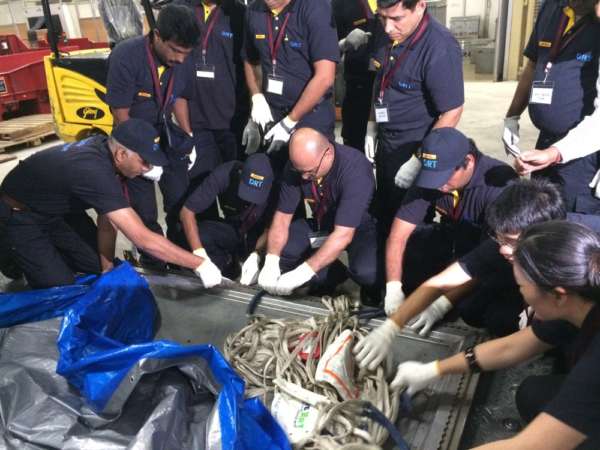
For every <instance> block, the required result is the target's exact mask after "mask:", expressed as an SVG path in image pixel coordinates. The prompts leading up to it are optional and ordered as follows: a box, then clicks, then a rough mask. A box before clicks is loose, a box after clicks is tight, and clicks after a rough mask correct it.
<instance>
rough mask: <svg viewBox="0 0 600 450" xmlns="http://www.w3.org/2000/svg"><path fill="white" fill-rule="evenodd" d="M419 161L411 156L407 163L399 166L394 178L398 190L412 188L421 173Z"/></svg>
mask: <svg viewBox="0 0 600 450" xmlns="http://www.w3.org/2000/svg"><path fill="white" fill-rule="evenodd" d="M421 167H422V165H421V160H420V159H419V158H417V157H416V156H415V155H412V156H411V157H410V159H409V160H408V161H406V162H405V163H404V164H402V165H401V166H400V168H399V169H398V172H396V176H395V177H394V183H395V184H396V186H398V187H399V188H400V189H408V188H409V187H411V186H412V184H413V183H414V182H415V179H416V178H417V175H419V172H420V171H421Z"/></svg>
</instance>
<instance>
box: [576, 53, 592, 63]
mask: <svg viewBox="0 0 600 450" xmlns="http://www.w3.org/2000/svg"><path fill="white" fill-rule="evenodd" d="M591 60H592V52H587V53H577V61H580V62H590V61H591Z"/></svg>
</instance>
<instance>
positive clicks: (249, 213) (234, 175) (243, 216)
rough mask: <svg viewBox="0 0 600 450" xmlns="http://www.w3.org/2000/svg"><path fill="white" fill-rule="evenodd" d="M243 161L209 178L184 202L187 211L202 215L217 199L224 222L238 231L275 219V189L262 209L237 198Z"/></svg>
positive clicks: (222, 165) (220, 168)
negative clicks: (240, 228)
mask: <svg viewBox="0 0 600 450" xmlns="http://www.w3.org/2000/svg"><path fill="white" fill-rule="evenodd" d="M243 165H244V164H243V163H242V162H241V161H229V162H226V163H223V164H221V165H220V166H218V167H217V168H216V169H215V170H213V171H212V172H211V174H210V175H209V176H208V177H206V179H205V180H204V181H203V182H202V184H201V185H200V186H199V187H197V188H196V189H195V190H194V191H193V192H192V193H191V194H190V196H189V197H188V198H187V200H186V201H185V207H186V208H188V209H189V210H191V211H193V212H195V213H197V214H199V213H202V212H204V211H206V210H207V209H209V208H210V207H211V206H212V205H213V204H214V202H215V201H216V200H217V199H218V201H219V205H220V206H221V210H222V211H223V215H224V216H225V221H226V222H228V223H231V224H233V225H234V226H236V227H238V226H240V224H241V223H242V222H244V221H246V222H245V223H246V225H247V226H248V229H246V230H245V231H248V230H249V229H251V228H253V227H255V226H257V225H258V226H264V225H265V224H266V223H267V222H268V220H269V219H270V218H271V217H272V215H273V212H274V211H273V209H274V205H273V203H274V202H273V200H274V192H275V189H274V188H272V189H271V193H270V196H269V200H268V201H267V202H266V203H264V204H262V205H254V204H249V203H248V202H245V201H244V200H242V199H241V198H240V197H239V196H238V186H239V183H240V177H241V173H242V168H243Z"/></svg>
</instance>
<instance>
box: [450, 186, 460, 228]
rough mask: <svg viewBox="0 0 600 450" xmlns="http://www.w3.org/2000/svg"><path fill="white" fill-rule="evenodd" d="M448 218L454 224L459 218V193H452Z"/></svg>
mask: <svg viewBox="0 0 600 450" xmlns="http://www.w3.org/2000/svg"><path fill="white" fill-rule="evenodd" d="M450 217H451V218H452V220H453V221H454V222H458V218H459V217H460V193H459V192H458V191H452V213H451V214H450Z"/></svg>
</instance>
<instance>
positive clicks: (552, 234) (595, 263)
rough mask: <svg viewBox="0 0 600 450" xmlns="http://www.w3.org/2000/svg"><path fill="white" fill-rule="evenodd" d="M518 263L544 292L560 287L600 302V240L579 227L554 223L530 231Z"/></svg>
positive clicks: (521, 241)
mask: <svg viewBox="0 0 600 450" xmlns="http://www.w3.org/2000/svg"><path fill="white" fill-rule="evenodd" d="M515 260H516V262H517V264H518V265H519V266H520V267H521V269H522V270H523V272H524V273H525V275H526V276H527V277H528V278H529V279H530V280H531V281H532V282H533V283H535V284H536V285H537V286H539V287H540V288H541V289H546V290H551V289H553V288H555V287H557V286H560V287H563V288H564V289H566V290H567V291H571V292H574V293H577V294H579V295H580V296H582V297H584V298H585V299H587V300H592V301H595V302H600V237H599V236H598V235H597V234H596V233H595V232H593V231H592V230H590V229H589V228H587V227H585V226H583V225H580V224H578V223H573V222H567V221H564V220H553V221H549V222H544V223H540V224H536V225H532V226H531V227H529V228H527V230H525V231H524V232H523V233H522V234H521V236H520V237H519V241H518V243H517V248H516V250H515Z"/></svg>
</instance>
